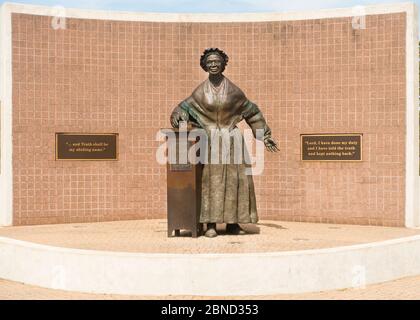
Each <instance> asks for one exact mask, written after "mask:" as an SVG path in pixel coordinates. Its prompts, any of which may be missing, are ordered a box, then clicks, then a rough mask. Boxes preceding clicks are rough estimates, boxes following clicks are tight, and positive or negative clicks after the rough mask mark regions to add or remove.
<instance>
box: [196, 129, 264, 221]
mask: <svg viewBox="0 0 420 320" xmlns="http://www.w3.org/2000/svg"><path fill="white" fill-rule="evenodd" d="M229 139H230V144H228V145H226V143H225V144H223V141H226V140H224V139H223V138H222V136H221V135H219V137H218V138H217V139H216V140H214V139H212V140H211V143H209V144H208V155H211V153H212V152H215V153H214V154H217V153H218V154H219V157H218V158H219V161H211V157H209V163H206V164H205V165H204V168H203V176H202V195H201V214H200V222H201V223H256V222H257V221H258V215H257V207H256V199H255V190H254V181H253V179H252V175H251V174H250V172H251V165H250V164H247V163H246V162H245V157H246V155H247V150H246V148H245V143H244V139H243V136H242V134H241V132H240V130H239V129H238V128H237V127H235V128H234V129H233V130H232V131H231V137H230V138H229ZM238 139H239V140H240V141H241V143H240V144H241V145H242V148H243V149H241V150H242V160H241V161H238V160H236V161H235V159H234V158H235V156H234V154H235V151H236V152H237V150H239V149H236V150H235V145H236V148H241V147H240V146H238V144H237V141H238ZM217 141H219V147H218V148H217V147H216V146H215V143H217ZM223 147H225V151H223ZM212 149H213V150H212ZM227 150H230V152H229V153H228V154H229V156H228V157H227V158H226V154H227ZM223 156H225V161H222V160H221V159H222V157H223ZM226 159H228V160H226ZM215 162H216V163H215ZM235 162H236V163H235ZM238 162H239V163H238ZM247 172H248V174H246V173H247Z"/></svg>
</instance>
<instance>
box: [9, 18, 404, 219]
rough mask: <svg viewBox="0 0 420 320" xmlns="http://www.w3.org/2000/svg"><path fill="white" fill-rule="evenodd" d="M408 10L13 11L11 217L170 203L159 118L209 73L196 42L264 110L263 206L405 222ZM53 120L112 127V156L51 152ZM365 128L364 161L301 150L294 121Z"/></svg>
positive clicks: (270, 214) (322, 129)
mask: <svg viewBox="0 0 420 320" xmlns="http://www.w3.org/2000/svg"><path fill="white" fill-rule="evenodd" d="M405 15H406V14H405V13H392V14H380V15H369V16H368V17H367V19H366V29H365V30H353V29H352V25H351V18H350V17H349V18H331V19H317V20H302V21H278V22H242V23H176V22H167V23H164V22H127V21H125V22H124V21H110V20H108V21H106V20H88V19H74V18H69V19H67V28H66V29H65V30H54V29H53V28H51V17H47V16H38V15H28V14H19V13H13V14H12V61H13V62H12V63H13V64H12V66H13V181H14V183H13V191H14V199H13V201H14V202H13V203H14V204H13V208H14V209H13V210H14V212H13V223H14V224H16V225H22V224H40V223H64V222H85V221H86V222H87V221H104V220H119V219H142V218H148V219H149V218H161V217H165V216H166V167H164V166H159V165H158V164H157V163H156V161H155V150H156V148H157V146H158V145H159V143H158V142H155V135H156V131H157V130H158V129H159V128H162V127H168V126H169V122H168V117H169V114H170V112H171V110H172V108H173V107H174V106H175V105H176V104H177V103H178V102H179V101H181V100H182V99H183V98H185V97H186V96H188V95H189V94H190V93H191V91H192V90H193V89H194V88H195V86H196V85H198V84H199V83H200V81H202V80H204V79H205V77H206V74H205V73H204V72H203V71H202V70H201V68H200V67H199V57H200V54H201V52H202V50H203V49H204V48H206V47H210V46H212V47H215V46H217V47H220V48H222V49H223V50H225V51H226V52H227V53H228V54H229V56H230V62H229V65H228V67H227V69H226V75H227V76H228V77H229V78H230V79H231V80H232V81H233V82H235V83H236V84H238V85H239V86H240V87H241V88H242V89H243V90H244V91H245V92H246V94H247V96H248V97H249V98H250V99H251V100H253V101H254V102H256V103H257V104H258V105H259V106H260V107H261V109H262V111H263V113H264V115H265V117H266V119H267V121H268V123H269V125H270V126H271V128H272V131H273V135H274V137H275V138H276V139H277V141H278V142H279V147H280V149H281V152H280V153H278V154H275V155H273V154H269V153H266V154H265V159H266V162H265V170H264V174H263V175H262V176H258V177H255V182H256V188H257V201H258V209H259V215H260V218H264V219H286V220H297V221H311V222H312V221H316V222H335V223H360V224H377V225H403V224H404V206H405V193H404V192H405V190H404V189H405V169H404V168H405V167H404V164H405V108H406V107H405V104H406V91H405V90H406V87H405V79H406V78H405V76H406V73H405V72H406V70H405V61H406V60H405V59H406V57H405V45H406V44H405V32H406V16H405ZM55 132H118V133H119V136H120V160H119V161H116V162H107V161H102V162H97V161H55V160H54V150H55V147H54V145H55V140H54V138H55ZM335 132H336V133H353V132H354V133H363V134H364V136H363V160H364V161H363V162H361V163H342V162H323V163H321V162H310V163H308V162H301V161H300V136H299V135H300V134H301V133H335Z"/></svg>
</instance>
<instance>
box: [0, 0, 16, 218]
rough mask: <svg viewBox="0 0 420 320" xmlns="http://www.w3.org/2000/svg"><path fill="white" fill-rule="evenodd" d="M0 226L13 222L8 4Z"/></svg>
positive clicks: (1, 25)
mask: <svg viewBox="0 0 420 320" xmlns="http://www.w3.org/2000/svg"><path fill="white" fill-rule="evenodd" d="M0 19H1V20H0V37H1V38H0V103H1V105H0V108H1V109H0V121H1V122H0V126H1V127H0V226H10V225H12V221H13V164H12V159H13V158H12V153H13V144H12V142H13V141H12V121H13V119H12V31H11V30H12V25H11V14H10V10H9V8H8V7H7V6H5V5H3V6H2V7H1V8H0Z"/></svg>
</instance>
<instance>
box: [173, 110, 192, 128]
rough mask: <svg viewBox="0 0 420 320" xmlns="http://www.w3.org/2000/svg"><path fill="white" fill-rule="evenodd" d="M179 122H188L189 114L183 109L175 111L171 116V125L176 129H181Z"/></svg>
mask: <svg viewBox="0 0 420 320" xmlns="http://www.w3.org/2000/svg"><path fill="white" fill-rule="evenodd" d="M179 121H188V113H187V112H185V111H184V110H182V109H179V110H175V111H174V112H172V114H171V125H172V127H174V128H178V127H179Z"/></svg>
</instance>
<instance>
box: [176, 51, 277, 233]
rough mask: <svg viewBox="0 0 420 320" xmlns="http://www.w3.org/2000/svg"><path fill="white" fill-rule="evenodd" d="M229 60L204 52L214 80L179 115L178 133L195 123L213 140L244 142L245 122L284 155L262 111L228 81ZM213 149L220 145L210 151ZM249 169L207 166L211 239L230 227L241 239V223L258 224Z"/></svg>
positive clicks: (205, 213) (205, 218)
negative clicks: (222, 136) (214, 135)
mask: <svg viewBox="0 0 420 320" xmlns="http://www.w3.org/2000/svg"><path fill="white" fill-rule="evenodd" d="M228 60H229V58H228V56H227V55H226V54H225V53H224V52H223V51H222V50H220V49H218V48H209V49H206V50H205V51H204V52H203V55H202V56H201V59H200V65H201V67H202V68H203V69H204V71H206V72H208V73H209V77H208V79H207V80H205V81H204V82H202V83H201V84H200V85H199V86H198V87H197V88H196V89H195V90H194V92H193V93H192V94H191V96H189V97H188V98H187V99H185V100H184V101H182V102H181V103H180V104H179V105H178V106H177V107H176V108H175V109H174V110H173V112H172V114H171V119H170V120H171V125H172V126H173V127H175V128H176V127H178V126H179V121H189V122H191V123H192V124H193V125H194V126H196V127H200V128H203V129H204V130H205V131H206V132H207V133H208V134H210V132H214V131H220V130H225V131H226V130H227V131H228V132H229V134H230V135H231V136H236V137H238V136H239V137H240V139H242V141H243V137H242V134H241V133H240V130H239V128H238V127H237V126H236V124H237V123H239V122H240V121H242V120H243V119H244V120H245V121H246V122H247V124H248V125H249V126H250V127H251V129H252V131H253V134H254V137H255V138H258V135H257V134H256V132H257V130H262V132H263V137H262V138H261V139H262V140H263V141H264V144H265V147H266V149H267V150H268V151H270V152H276V151H278V148H277V144H276V142H275V141H274V140H273V139H272V137H271V130H270V128H269V127H268V125H267V123H266V121H265V119H264V117H263V115H262V113H261V111H260V110H259V108H258V106H257V105H256V104H254V103H253V102H251V101H250V100H248V99H247V97H246V96H245V94H244V93H243V92H242V90H241V89H239V88H238V87H237V86H236V85H235V84H233V83H232V82H231V81H230V80H229V79H228V78H226V77H225V76H224V75H223V71H224V70H225V67H226V65H227V62H228ZM212 144H214V141H212V143H211V144H210V145H209V150H211V148H212ZM230 148H232V146H231V147H230ZM244 152H246V150H245V151H244ZM210 153H211V151H210ZM247 167H250V164H247V163H245V162H241V163H232V161H230V160H229V161H228V162H227V163H211V162H210V163H206V164H204V168H203V176H202V182H201V183H202V194H201V212H200V223H207V231H206V233H205V236H206V237H215V236H217V231H216V223H226V224H227V226H226V232H227V233H228V234H241V233H244V230H243V229H242V228H241V227H240V226H239V223H256V222H257V221H258V215H257V207H256V200H255V191H254V182H253V179H252V175H249V174H246V168H247Z"/></svg>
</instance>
